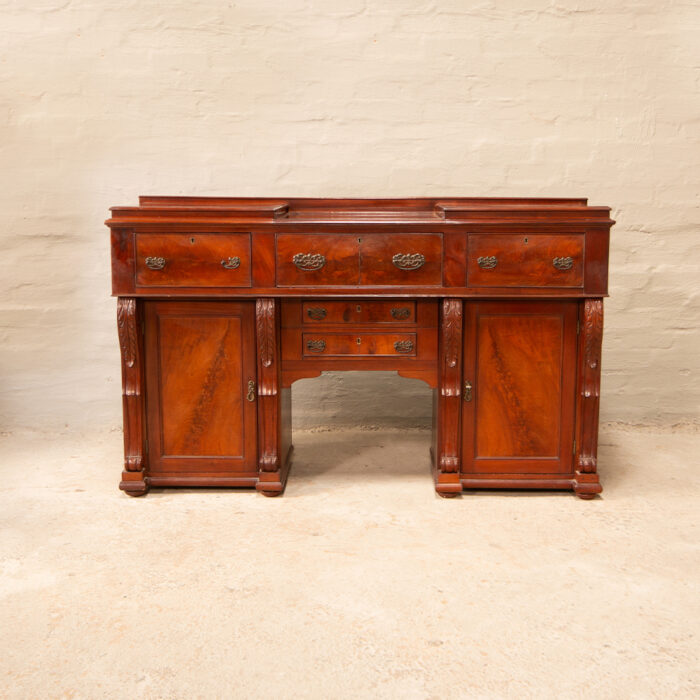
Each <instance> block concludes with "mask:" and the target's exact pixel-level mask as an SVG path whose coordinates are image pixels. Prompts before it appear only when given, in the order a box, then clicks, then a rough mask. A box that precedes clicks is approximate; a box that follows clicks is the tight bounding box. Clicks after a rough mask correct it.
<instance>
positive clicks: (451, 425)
mask: <svg viewBox="0 0 700 700" xmlns="http://www.w3.org/2000/svg"><path fill="white" fill-rule="evenodd" d="M439 335H440V344H439V366H440V374H439V389H438V392H437V397H436V425H435V427H434V431H435V434H436V439H435V452H434V457H433V459H434V473H433V478H434V481H435V490H436V491H437V492H438V493H439V494H440V495H453V494H456V493H459V492H461V490H462V486H461V484H460V481H459V472H460V465H461V457H460V455H461V445H460V435H461V425H460V416H461V396H462V388H461V384H462V371H461V368H462V357H461V354H462V353H461V347H462V300H461V299H443V301H442V304H441V308H440V334H439Z"/></svg>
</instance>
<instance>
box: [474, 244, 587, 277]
mask: <svg viewBox="0 0 700 700" xmlns="http://www.w3.org/2000/svg"><path fill="white" fill-rule="evenodd" d="M583 250H584V235H583V234H574V235H545V234H497V235H492V234H471V235H470V236H469V254H468V262H467V280H468V284H469V286H470V287H582V286H583Z"/></svg>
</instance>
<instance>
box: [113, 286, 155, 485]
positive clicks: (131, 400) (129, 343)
mask: <svg viewBox="0 0 700 700" xmlns="http://www.w3.org/2000/svg"><path fill="white" fill-rule="evenodd" d="M141 313H142V311H141V308H140V306H139V302H138V300H136V299H133V298H130V299H118V300H117V329H118V331H119V348H120V350H121V358H122V410H123V414H124V471H123V472H122V480H121V483H120V484H119V488H120V489H121V490H122V491H125V492H126V493H127V494H129V496H143V494H145V493H146V492H147V491H148V480H147V470H146V460H145V458H144V454H145V430H144V424H143V422H144V413H145V409H144V398H145V392H144V388H143V387H144V376H143V374H144V373H143V335H142V332H141V331H142V322H141Z"/></svg>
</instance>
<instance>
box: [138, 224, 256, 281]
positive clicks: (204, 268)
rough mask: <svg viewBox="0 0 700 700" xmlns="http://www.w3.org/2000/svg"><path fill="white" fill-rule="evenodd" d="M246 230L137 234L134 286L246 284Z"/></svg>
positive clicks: (248, 255) (248, 257)
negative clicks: (225, 232)
mask: <svg viewBox="0 0 700 700" xmlns="http://www.w3.org/2000/svg"><path fill="white" fill-rule="evenodd" d="M250 267H251V266H250V234H249V233H227V234H218V233H185V234H181V233H139V234H137V235H136V286H140V287H250V284H251V281H250Z"/></svg>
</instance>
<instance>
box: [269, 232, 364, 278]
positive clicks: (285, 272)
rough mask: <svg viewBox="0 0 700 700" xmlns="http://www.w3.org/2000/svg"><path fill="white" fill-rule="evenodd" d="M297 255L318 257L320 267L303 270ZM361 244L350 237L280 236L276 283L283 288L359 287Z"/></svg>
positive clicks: (278, 239)
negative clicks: (345, 285) (349, 285)
mask: <svg viewBox="0 0 700 700" xmlns="http://www.w3.org/2000/svg"><path fill="white" fill-rule="evenodd" d="M297 255H308V256H321V257H320V260H321V262H320V263H319V264H320V267H318V268H317V269H312V266H311V265H307V266H305V267H306V268H307V269H303V267H300V265H303V263H295V262H294V259H295V256H297ZM359 280H360V242H359V239H358V238H357V236H354V235H352V234H326V235H320V234H301V235H300V234H284V233H283V234H279V235H278V236H277V284H278V285H280V286H282V287H293V286H307V285H318V286H321V287H326V286H333V285H342V284H358V282H359Z"/></svg>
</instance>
